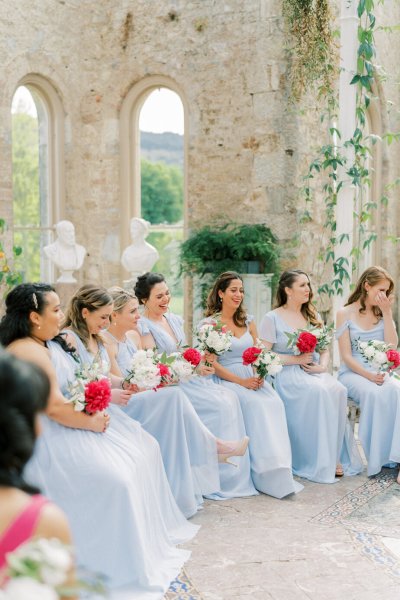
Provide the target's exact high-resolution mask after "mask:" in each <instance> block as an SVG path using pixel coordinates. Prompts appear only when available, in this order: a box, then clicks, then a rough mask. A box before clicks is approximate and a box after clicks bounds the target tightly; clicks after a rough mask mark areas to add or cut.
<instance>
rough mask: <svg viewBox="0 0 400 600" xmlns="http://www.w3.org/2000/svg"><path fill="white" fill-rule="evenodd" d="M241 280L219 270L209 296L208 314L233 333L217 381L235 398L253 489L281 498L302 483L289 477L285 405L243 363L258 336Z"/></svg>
mask: <svg viewBox="0 0 400 600" xmlns="http://www.w3.org/2000/svg"><path fill="white" fill-rule="evenodd" d="M243 299H244V289H243V281H242V279H241V277H240V275H238V274H237V273H234V272H232V271H228V272H226V273H222V274H221V275H220V276H219V277H218V278H217V280H216V281H215V283H214V286H213V288H212V290H211V292H210V293H209V295H208V299H207V311H206V315H207V317H214V318H215V317H217V318H218V319H219V320H220V321H221V322H222V323H223V324H224V325H226V327H227V328H228V330H229V331H231V333H232V335H233V338H232V346H231V348H230V351H228V352H224V353H223V354H222V355H221V356H219V357H218V361H215V363H214V365H215V372H216V375H217V381H219V382H220V383H221V384H222V386H224V387H227V388H228V389H230V390H232V391H234V392H236V394H237V395H238V396H239V400H240V405H241V408H242V412H243V417H244V422H245V425H246V431H247V434H248V435H249V436H250V443H249V448H250V461H251V473H252V477H253V482H254V485H255V486H256V488H257V489H258V490H259V491H261V492H264V493H265V494H269V495H270V496H275V497H276V498H283V497H284V496H287V495H288V494H292V493H294V492H299V491H300V490H301V489H302V488H303V486H302V485H300V484H299V483H297V482H296V481H294V480H293V476H292V454H291V449H290V442H289V436H288V430H287V424H286V416H285V408H284V406H283V402H282V400H281V399H280V398H279V396H278V394H277V393H276V392H275V391H274V390H273V389H272V387H271V386H270V385H269V383H267V382H265V381H264V380H263V379H259V378H258V377H255V376H254V373H253V371H252V368H251V366H245V365H243V359H242V354H243V352H244V350H246V348H249V347H250V346H253V345H254V343H255V341H256V339H257V330H256V326H255V323H254V320H253V318H252V317H251V316H249V315H247V314H246V312H245V310H244V308H243Z"/></svg>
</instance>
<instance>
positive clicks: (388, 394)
mask: <svg viewBox="0 0 400 600" xmlns="http://www.w3.org/2000/svg"><path fill="white" fill-rule="evenodd" d="M345 331H348V332H349V335H350V341H351V347H352V356H353V358H355V359H356V360H357V361H358V362H359V363H360V364H361V365H362V366H363V368H364V369H366V370H367V371H373V369H372V367H371V366H370V365H369V364H367V363H366V362H365V361H364V359H363V357H362V356H361V354H360V353H359V351H358V350H357V348H356V344H355V341H356V340H360V341H362V342H367V341H368V340H381V341H384V339H385V338H384V323H383V320H380V321H379V323H378V324H377V325H376V326H375V327H373V328H372V329H369V330H364V329H361V327H359V326H358V325H357V324H356V323H354V321H351V320H349V321H346V322H345V323H344V324H343V325H342V327H340V328H339V329H338V330H337V332H336V337H337V338H340V336H341V335H343V334H344V332H345ZM339 380H340V381H341V383H342V384H343V385H345V386H346V388H347V392H348V395H349V396H350V398H351V399H352V400H354V402H357V403H358V404H359V405H360V422H359V427H358V437H359V439H360V441H361V444H362V447H363V450H364V453H365V456H366V458H367V460H368V475H376V473H379V471H380V470H381V469H382V467H383V466H384V465H386V464H387V463H390V462H400V382H399V380H397V379H395V378H394V377H387V378H386V380H385V382H384V383H383V385H376V383H373V382H372V381H369V380H368V379H366V378H365V377H363V376H362V375H358V374H357V373H354V371H352V370H351V369H350V368H349V367H347V365H345V364H344V363H342V364H341V366H340V370H339Z"/></svg>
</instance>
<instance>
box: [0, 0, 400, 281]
mask: <svg viewBox="0 0 400 600" xmlns="http://www.w3.org/2000/svg"><path fill="white" fill-rule="evenodd" d="M0 7H1V15H2V19H1V21H0V33H1V35H0V65H1V67H0V156H1V161H0V190H1V198H0V201H1V215H2V216H3V215H4V216H5V218H6V219H7V220H8V221H9V222H12V212H11V199H12V191H11V119H10V104H11V99H12V96H13V93H14V91H15V88H16V87H17V86H18V84H19V82H20V81H21V79H22V78H23V77H24V76H25V75H26V74H28V73H38V74H40V75H42V76H43V77H45V78H46V79H48V80H49V81H50V82H51V83H52V85H53V86H54V88H55V89H56V91H57V93H58V95H59V97H60V99H61V102H62V105H63V108H64V111H65V198H64V202H63V205H62V207H61V214H60V216H61V217H62V218H66V219H70V220H71V221H73V222H74V223H75V225H76V230H77V239H78V241H79V242H80V243H83V244H84V245H85V247H86V248H87V249H88V251H89V257H88V258H87V260H86V263H85V267H84V272H83V273H82V277H83V279H85V280H92V281H93V280H94V281H101V282H103V283H104V284H106V285H109V284H114V283H116V282H118V281H121V279H122V277H123V274H122V273H121V271H120V267H119V255H120V251H121V248H120V247H119V244H118V242H119V240H120V238H121V230H124V228H127V227H128V224H127V223H121V214H122V213H123V212H124V211H123V207H121V203H122V202H123V198H122V197H121V185H120V131H119V117H120V110H121V106H122V103H123V100H124V98H125V97H126V94H127V93H128V92H129V90H130V89H131V88H132V86H133V85H134V84H136V83H138V82H140V81H141V80H143V78H146V77H148V76H153V75H159V76H166V77H168V78H170V79H171V81H174V82H176V84H177V86H179V88H180V89H181V90H182V94H183V96H184V101H185V105H186V106H187V109H188V110H187V115H186V118H187V135H188V140H187V149H188V155H187V216H188V222H187V227H188V228H191V227H193V226H196V225H199V224H202V223H206V222H208V223H209V222H214V221H223V220H224V219H226V218H234V219H235V220H237V221H241V222H250V223H252V222H254V223H255V222H266V223H268V225H270V227H271V228H272V230H273V231H274V232H275V233H276V234H277V236H278V238H279V239H280V241H281V243H282V247H283V248H284V253H283V265H284V266H289V265H294V264H295V265H296V266H302V267H303V268H305V269H308V270H310V269H311V270H314V269H316V267H315V255H316V252H315V240H314V237H313V236H317V235H318V234H319V232H320V230H321V221H322V219H323V215H322V211H321V209H320V208H319V207H318V206H316V207H315V209H314V213H313V214H314V217H315V222H314V223H311V224H310V225H307V226H305V225H301V224H300V222H299V219H300V216H301V213H302V210H303V208H304V207H303V206H302V204H301V203H300V201H299V194H298V190H299V188H300V187H301V184H302V175H303V174H304V170H305V167H306V166H307V164H308V161H309V159H310V157H311V156H312V155H313V148H314V147H315V145H316V144H317V143H319V142H320V141H321V139H323V138H324V128H323V126H321V125H320V123H319V121H318V107H317V106H316V104H315V100H312V99H310V98H308V99H306V101H305V103H304V105H303V108H307V110H305V112H304V113H303V114H301V113H300V112H299V111H298V110H294V109H293V107H292V106H291V105H290V103H289V102H288V90H287V77H286V75H287V61H286V55H285V50H284V45H285V34H284V28H283V20H282V16H281V3H280V1H279V0H246V1H245V2H244V1H243V0H136V1H134V2H133V1H132V0H130V1H127V0H118V1H117V0H109V1H107V2H106V1H100V2H99V1H96V2H94V1H91V0H58V1H56V0H40V1H39V0H34V1H33V2H31V3H29V4H27V3H26V1H25V0H15V1H14V2H12V3H10V2H7V0H0ZM381 11H382V14H383V15H384V19H385V20H386V21H387V22H390V23H395V22H398V20H399V19H398V17H399V12H400V9H399V7H398V6H396V5H395V3H394V2H386V3H385V7H384V8H382V9H381ZM394 48H395V49H396V51H394V50H393V49H394ZM399 49H400V42H399V39H398V38H397V37H396V34H392V36H391V37H390V36H388V35H384V34H381V35H380V37H379V60H381V64H384V65H385V67H386V68H387V69H388V71H389V72H390V74H391V75H392V74H393V73H395V74H398V72H399V67H398V60H397V59H396V57H397V56H398V50H399ZM389 50H390V52H389ZM381 93H382V97H381V100H380V108H381V112H382V120H383V122H384V124H385V125H386V124H387V125H388V126H389V128H390V129H392V130H396V129H397V128H398V123H397V113H396V111H395V110H393V111H392V112H391V113H390V114H389V113H388V112H387V106H386V104H385V102H386V101H387V100H388V99H390V100H392V101H394V102H395V103H397V104H398V100H399V93H398V90H397V86H396V84H395V81H394V80H390V81H388V82H386V83H385V84H384V87H383V89H382V90H381ZM300 108H301V107H300ZM398 159H399V156H398V150H397V148H394V147H393V146H391V147H390V149H389V150H385V151H384V161H383V175H382V181H383V184H386V183H388V182H389V181H391V180H392V179H393V178H395V177H396V176H397V175H396V173H397V165H398V164H399V161H398ZM392 195H393V197H394V198H395V197H396V195H397V194H396V193H393V194H392ZM381 227H382V233H383V238H382V239H383V241H382V248H381V250H379V252H378V259H379V260H381V262H383V264H385V265H386V266H390V268H391V270H393V262H394V261H393V258H394V256H395V250H394V247H393V246H392V245H390V244H389V243H388V242H386V241H385V239H384V237H385V236H386V234H387V233H391V234H393V235H397V231H398V216H397V212H396V207H395V203H392V205H391V206H390V207H389V208H388V209H382V211H381ZM396 275H397V273H396Z"/></svg>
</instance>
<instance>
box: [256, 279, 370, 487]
mask: <svg viewBox="0 0 400 600" xmlns="http://www.w3.org/2000/svg"><path fill="white" fill-rule="evenodd" d="M312 298H313V293H312V289H311V284H310V280H309V277H308V275H307V274H306V273H304V271H301V270H298V269H294V270H292V271H285V272H284V273H282V275H281V277H280V279H279V285H278V291H277V302H276V308H275V309H274V310H271V311H270V312H268V313H267V314H266V315H265V316H264V318H263V319H262V321H261V325H260V337H261V338H262V339H263V341H264V343H265V346H266V347H267V348H268V349H272V350H273V351H274V352H276V353H277V354H279V356H280V358H281V360H282V362H283V365H284V366H283V369H282V371H280V373H278V374H277V375H276V376H275V387H276V391H277V392H278V394H279V395H280V397H281V398H282V400H283V402H284V405H285V409H286V417H287V423H288V429H289V437H290V441H291V444H292V453H293V472H294V473H295V474H296V475H298V476H299V477H304V478H305V479H309V480H310V481H316V482H317V483H333V482H334V481H336V479H335V476H336V477H342V476H343V474H346V475H354V474H356V473H360V472H361V471H362V462H361V458H360V457H359V455H358V451H357V448H356V445H355V442H354V439H353V436H352V433H351V428H350V425H349V424H348V421H347V390H346V388H345V387H344V386H343V385H342V384H341V383H339V382H338V381H337V380H336V379H335V378H334V377H332V375H330V374H329V373H327V369H328V362H329V351H328V350H324V351H323V352H321V354H320V355H318V354H317V353H316V352H315V353H313V354H312V353H303V354H299V355H295V354H294V352H293V349H291V348H288V347H287V342H288V338H287V336H286V332H288V333H293V332H294V331H295V330H296V329H305V328H307V327H309V326H313V327H322V321H321V320H320V318H319V316H318V314H317V311H316V310H315V308H314V306H313V304H312ZM345 440H346V443H344V442H345ZM346 448H348V450H349V451H347V450H346ZM342 449H343V453H342ZM341 453H342V454H343V456H342V460H343V463H344V464H343V465H342V464H340V457H341ZM349 454H350V456H351V457H352V458H351V460H350V458H349Z"/></svg>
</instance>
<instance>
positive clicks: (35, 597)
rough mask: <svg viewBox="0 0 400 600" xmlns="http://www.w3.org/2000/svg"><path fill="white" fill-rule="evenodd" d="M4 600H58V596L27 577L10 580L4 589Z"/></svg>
mask: <svg viewBox="0 0 400 600" xmlns="http://www.w3.org/2000/svg"><path fill="white" fill-rule="evenodd" d="M4 598H5V600H58V594H57V592H56V591H55V590H53V589H52V588H51V587H49V586H48V585H45V584H43V583H39V582H38V581H36V580H35V579H30V578H29V577H16V578H15V579H11V580H10V581H9V582H8V584H7V585H6V588H5V596H4Z"/></svg>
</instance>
